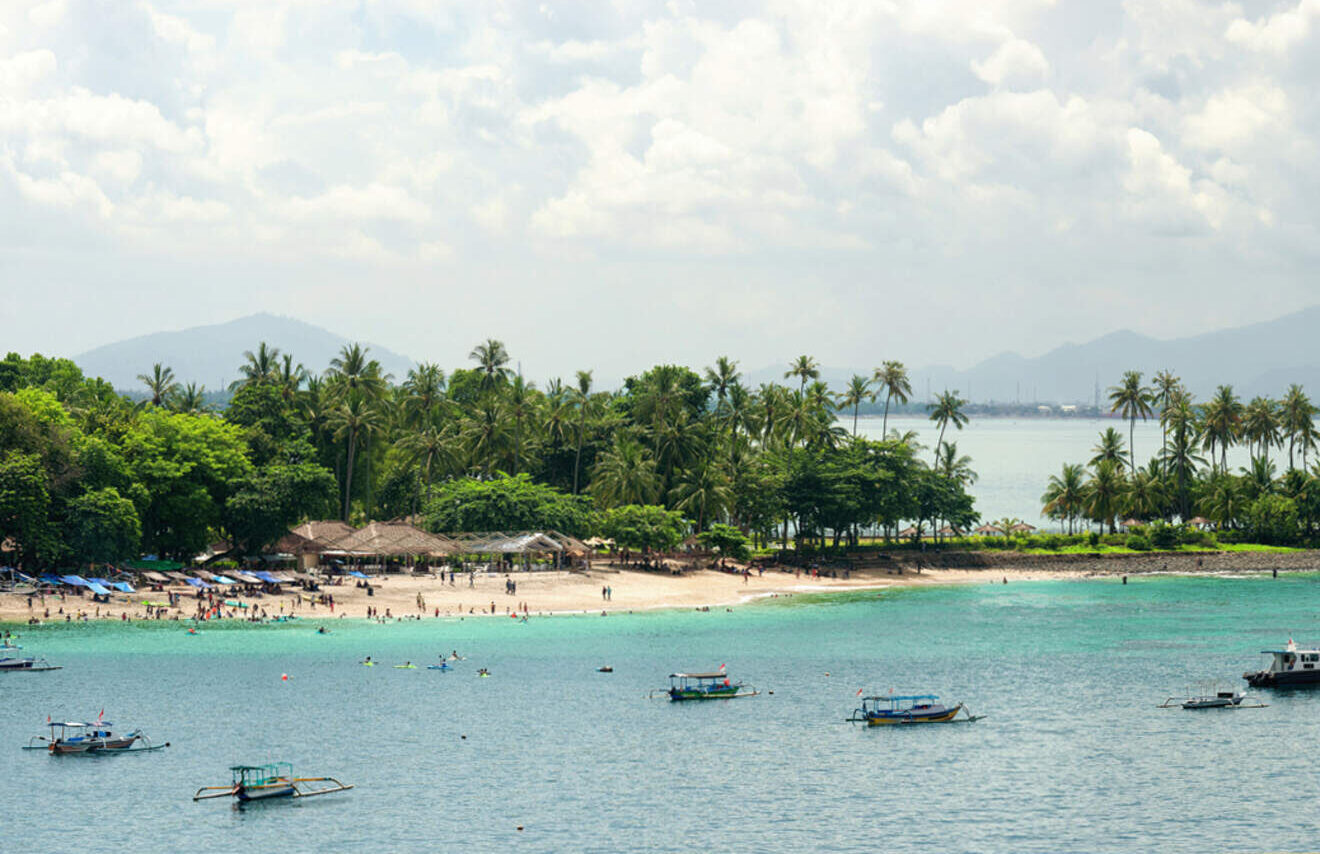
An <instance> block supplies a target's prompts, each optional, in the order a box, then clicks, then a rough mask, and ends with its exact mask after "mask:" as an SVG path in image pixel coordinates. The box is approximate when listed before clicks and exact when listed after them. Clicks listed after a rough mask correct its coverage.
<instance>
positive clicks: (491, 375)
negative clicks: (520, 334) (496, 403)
mask: <svg viewBox="0 0 1320 854" xmlns="http://www.w3.org/2000/svg"><path fill="white" fill-rule="evenodd" d="M468 358H469V359H471V360H472V361H474V362H476V363H477V366H478V370H479V371H480V372H481V380H480V383H479V385H480V389H481V393H482V394H490V393H491V392H493V391H495V390H496V389H498V388H500V387H502V386H503V385H504V384H505V383H506V382H508V379H509V374H510V373H511V372H510V371H509V368H508V364H509V351H508V350H507V349H505V347H504V342H503V341H496V340H495V339H494V338H487V339H486V340H485V341H483V342H482V343H480V344H478V345H477V346H476V347H473V348H472V352H471V353H469V354H468Z"/></svg>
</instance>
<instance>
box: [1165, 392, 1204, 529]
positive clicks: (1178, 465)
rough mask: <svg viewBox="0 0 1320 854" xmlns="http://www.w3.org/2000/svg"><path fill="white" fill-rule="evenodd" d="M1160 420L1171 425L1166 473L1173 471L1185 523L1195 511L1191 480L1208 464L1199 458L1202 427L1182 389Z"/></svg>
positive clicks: (1169, 427)
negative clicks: (1198, 470) (1197, 451)
mask: <svg viewBox="0 0 1320 854" xmlns="http://www.w3.org/2000/svg"><path fill="white" fill-rule="evenodd" d="M1161 417H1162V418H1163V420H1164V421H1165V423H1166V424H1167V425H1168V430H1169V440H1170V441H1169V446H1168V449H1167V451H1166V452H1165V457H1164V470H1165V471H1166V472H1169V471H1170V470H1172V474H1173V484H1174V497H1175V499H1176V503H1177V510H1178V515H1179V516H1180V517H1181V518H1183V519H1184V520H1185V519H1187V518H1188V517H1189V516H1190V515H1191V509H1192V508H1191V502H1190V485H1191V480H1192V478H1193V477H1194V476H1195V475H1196V467H1197V466H1198V465H1202V466H1203V465H1205V460H1204V459H1202V458H1201V457H1199V456H1197V455H1196V448H1197V446H1198V444H1199V443H1200V433H1199V430H1200V425H1199V423H1198V421H1197V418H1196V412H1195V410H1194V409H1193V408H1192V398H1191V395H1190V394H1188V393H1187V392H1186V391H1184V390H1182V389H1181V388H1180V389H1177V390H1176V391H1175V392H1174V394H1173V397H1172V398H1171V399H1170V401H1169V407H1168V409H1166V410H1165V411H1164V412H1163V413H1162V415H1161Z"/></svg>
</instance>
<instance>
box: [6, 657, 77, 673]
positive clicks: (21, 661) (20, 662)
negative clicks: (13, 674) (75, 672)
mask: <svg viewBox="0 0 1320 854" xmlns="http://www.w3.org/2000/svg"><path fill="white" fill-rule="evenodd" d="M61 669H62V666H61V665H58V664H50V663H49V662H47V661H46V659H44V658H0V671H3V672H9V671H11V670H26V671H30V672H33V673H35V672H38V671H42V670H61Z"/></svg>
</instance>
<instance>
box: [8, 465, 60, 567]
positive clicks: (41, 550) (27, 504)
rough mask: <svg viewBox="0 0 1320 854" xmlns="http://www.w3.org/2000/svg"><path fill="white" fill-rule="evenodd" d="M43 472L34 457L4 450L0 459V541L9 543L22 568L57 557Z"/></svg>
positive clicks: (56, 546) (56, 543) (57, 551)
mask: <svg viewBox="0 0 1320 854" xmlns="http://www.w3.org/2000/svg"><path fill="white" fill-rule="evenodd" d="M49 510H50V494H49V493H48V492H47V490H46V470H45V469H44V468H43V467H42V464H41V458H40V457H38V456H37V455H36V454H29V453H23V452H22V451H17V450H13V449H10V450H6V451H4V453H3V456H0V542H4V541H5V540H11V541H12V542H13V543H14V547H15V550H16V551H17V552H18V554H19V555H20V557H21V559H22V564H23V565H24V566H32V565H36V564H40V563H45V562H46V561H49V560H51V559H53V558H55V557H57V556H58V554H59V536H58V532H57V531H56V530H55V527H54V526H53V525H52V524H51V521H50V518H49Z"/></svg>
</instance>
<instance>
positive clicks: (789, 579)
mask: <svg viewBox="0 0 1320 854" xmlns="http://www.w3.org/2000/svg"><path fill="white" fill-rule="evenodd" d="M1061 575H1062V574H1060V573H1054V572H1048V571H1042V570H1034V569H1033V570H1019V571H1004V572H1000V571H998V570H996V571H995V572H994V573H987V572H985V571H982V570H962V569H941V570H925V571H922V572H921V573H919V574H918V573H916V572H913V571H905V572H904V573H903V574H901V575H899V574H890V573H886V572H884V571H867V572H859V573H854V574H853V575H852V577H851V578H847V579H844V578H811V577H810V576H809V575H807V574H806V573H802V574H801V575H795V574H793V573H791V572H790V573H786V572H781V571H770V572H766V573H765V574H764V575H759V576H758V575H757V574H756V573H755V572H753V573H752V574H751V575H750V577H748V578H747V579H746V581H744V579H743V577H742V576H741V575H733V574H730V573H726V572H717V571H713V570H703V571H699V572H689V573H686V574H684V575H681V576H673V575H667V574H663V573H657V572H643V571H639V570H628V569H621V570H613V569H595V570H593V571H591V572H590V573H581V572H574V573H569V572H535V573H527V572H522V573H512V574H510V575H508V576H507V579H509V580H512V581H514V582H516V584H517V590H516V592H515V593H513V594H509V593H506V592H505V586H504V585H505V581H506V576H505V575H503V574H494V573H492V574H489V575H480V574H478V575H477V576H476V577H475V578H474V579H473V585H472V586H470V587H469V586H468V580H467V578H465V577H463V576H461V575H460V576H459V578H458V579H456V581H455V582H454V584H453V586H451V585H450V584H449V582H448V580H447V579H446V580H444V581H441V580H440V579H439V578H432V577H417V576H386V577H385V578H383V579H373V580H372V587H373V590H372V595H371V596H368V595H367V593H366V590H365V589H364V588H361V587H354V586H353V585H352V584H351V583H346V584H343V585H329V584H323V585H322V586H321V589H320V591H319V593H324V594H329V595H330V596H333V597H334V601H335V604H334V609H333V611H332V610H331V608H330V607H328V606H326V605H324V604H313V603H312V602H309V601H307V597H308V594H305V593H304V592H303V591H302V590H300V589H297V588H288V587H286V589H285V592H284V594H283V595H280V596H275V595H270V594H267V595H264V596H262V597H259V598H254V597H250V596H240V595H237V593H236V592H235V591H230V592H228V593H226V594H225V595H224V596H223V598H224V599H228V600H233V601H241V602H243V603H245V604H247V605H249V606H251V607H250V608H249V609H248V612H249V613H250V612H251V611H252V610H253V609H254V608H255V609H261V610H262V611H264V612H265V614H266V615H267V616H268V617H275V616H279V615H280V614H296V615H297V616H299V617H302V618H310V617H315V618H320V619H339V618H341V617H365V616H367V609H368V607H371V608H374V609H375V610H376V613H377V614H378V615H379V616H381V617H384V616H387V615H388V616H390V617H410V618H411V617H421V616H424V617H426V618H434V617H436V616H437V615H438V616H441V617H444V616H450V617H453V616H458V615H463V616H486V617H489V616H491V615H492V611H491V609H492V606H493V607H494V616H496V617H503V618H508V617H509V615H510V614H512V613H514V612H515V611H516V612H518V613H519V614H522V613H523V612H524V611H526V613H528V614H531V615H532V616H538V615H550V614H580V613H596V614H599V613H600V612H601V611H605V612H607V613H614V612H627V611H643V610H650V609H657V608H700V607H711V608H717V607H719V608H722V607H731V606H734V605H739V604H745V603H748V602H752V601H755V600H758V599H761V598H765V597H775V596H793V595H801V594H808V593H837V592H845V591H849V590H867V589H883V588H886V587H896V586H916V585H929V584H953V583H959V584H966V583H978V582H979V583H990V582H992V581H993V582H994V583H1002V579H1003V578H1005V577H1006V578H1007V579H1008V580H1009V581H1010V582H1011V581H1019V580H1027V579H1041V578H1054V577H1060V576H1061ZM350 581H351V579H350ZM605 587H608V588H609V589H610V590H609V599H605V598H604V596H603V595H602V588H605ZM168 589H169V590H170V591H171V592H174V593H178V594H180V595H181V596H182V599H181V600H180V601H179V603H178V607H177V608H172V609H170V610H169V612H168V616H167V618H169V617H176V616H177V617H180V618H187V617H191V616H192V615H193V614H194V613H195V612H196V610H197V605H198V599H197V598H196V591H194V590H193V589H192V588H190V587H187V586H186V585H179V586H177V587H169V588H168ZM318 595H319V594H318ZM419 596H420V597H421V602H422V603H424V605H419V601H418V597H419ZM217 598H220V597H217ZM164 599H165V597H164V595H163V594H162V593H160V592H148V591H139V592H138V593H136V594H133V595H127V594H116V595H115V596H114V597H112V599H111V602H110V604H109V605H107V604H104V603H99V604H98V603H93V602H92V601H91V599H90V598H88V597H78V596H74V595H67V596H66V597H65V598H64V600H63V601H61V600H60V599H59V597H57V596H56V597H52V596H47V597H46V600H45V602H44V604H43V603H42V602H41V601H40V600H39V599H33V600H32V606H31V609H29V607H28V597H26V596H21V595H15V594H0V622H6V623H26V622H28V620H29V619H32V618H34V617H35V618H38V619H41V620H42V621H43V622H45V621H47V620H48V619H49V620H55V621H59V622H64V621H65V617H66V616H69V617H71V618H72V619H78V618H79V615H80V614H86V615H87V617H88V618H89V619H98V618H99V619H115V620H119V619H122V615H124V614H127V615H128V616H129V618H130V619H142V618H145V617H146V609H145V608H144V607H143V605H142V603H143V601H144V600H150V601H153V602H162V601H164ZM47 609H49V611H50V616H49V617H47V616H46V611H47ZM224 610H225V612H226V613H228V612H231V611H232V612H233V613H234V615H235V616H236V617H239V618H241V617H242V615H243V612H242V611H241V610H239V609H233V608H225V609H224ZM61 611H62V612H61Z"/></svg>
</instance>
